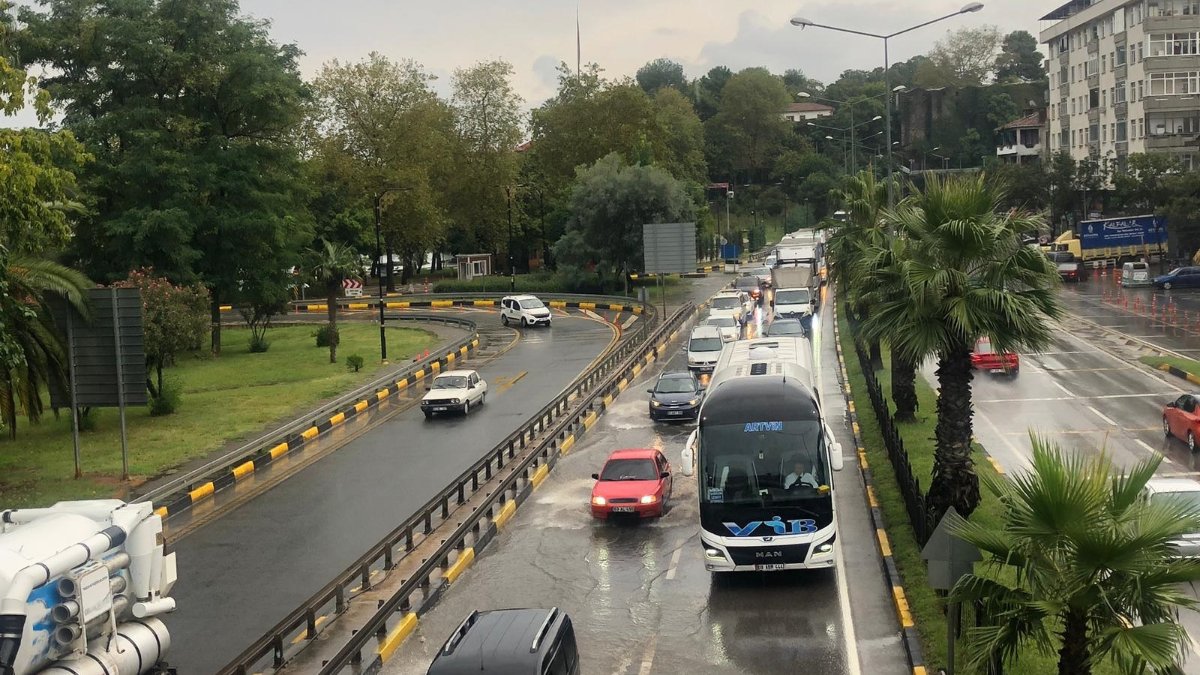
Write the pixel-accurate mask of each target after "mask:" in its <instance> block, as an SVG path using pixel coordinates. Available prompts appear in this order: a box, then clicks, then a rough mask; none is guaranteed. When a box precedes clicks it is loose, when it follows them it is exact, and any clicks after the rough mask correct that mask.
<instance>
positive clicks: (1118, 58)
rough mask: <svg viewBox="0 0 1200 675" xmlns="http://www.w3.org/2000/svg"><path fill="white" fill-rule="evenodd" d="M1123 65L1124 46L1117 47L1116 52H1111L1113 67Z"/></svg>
mask: <svg viewBox="0 0 1200 675" xmlns="http://www.w3.org/2000/svg"><path fill="white" fill-rule="evenodd" d="M1123 65H1125V45H1121V46H1120V47H1117V51H1115V52H1113V66H1114V67H1115V66H1123Z"/></svg>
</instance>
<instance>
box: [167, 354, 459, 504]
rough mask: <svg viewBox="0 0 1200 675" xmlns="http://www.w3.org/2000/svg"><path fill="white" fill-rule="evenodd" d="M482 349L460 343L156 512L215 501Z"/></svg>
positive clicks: (195, 486) (187, 492)
mask: <svg viewBox="0 0 1200 675" xmlns="http://www.w3.org/2000/svg"><path fill="white" fill-rule="evenodd" d="M478 347H479V338H478V337H475V336H472V337H471V338H470V339H469V341H466V342H465V344H464V343H459V346H456V347H452V348H450V349H448V350H446V351H445V352H442V353H440V354H438V355H437V356H435V357H433V359H432V360H431V361H429V362H427V363H425V364H422V365H421V366H420V367H419V368H417V369H416V370H414V371H412V372H409V373H408V374H407V375H405V376H404V377H401V378H398V379H396V380H393V381H392V383H391V384H389V385H388V386H386V387H383V388H381V389H378V390H377V391H375V393H374V394H372V395H369V396H367V397H366V398H363V399H362V400H360V401H358V402H356V403H354V404H351V405H348V406H347V407H345V408H344V409H342V410H340V411H338V412H337V413H335V414H332V415H330V416H329V417H326V418H325V419H323V420H320V421H314V422H313V424H312V426H309V427H308V428H306V429H303V430H301V431H299V432H296V433H293V434H290V435H289V436H287V437H286V438H285V439H284V440H281V441H279V442H277V443H275V444H274V445H271V446H269V447H264V448H261V449H259V450H258V451H257V452H256V453H254V454H253V455H251V456H250V457H248V458H246V459H245V460H244V461H242V462H240V463H238V464H236V465H235V466H232V467H231V468H229V469H227V470H226V471H225V472H224V473H221V474H220V475H219V476H217V477H216V478H214V479H212V480H209V481H205V482H203V483H200V484H199V485H194V486H191V487H189V488H188V489H187V490H186V491H185V492H183V493H182V494H179V495H177V496H175V497H173V498H168V501H166V502H165V503H162V504H156V505H155V509H154V512H155V513H157V514H158V515H159V516H161V517H163V518H166V517H168V516H174V515H178V514H179V513H181V512H183V511H186V510H187V509H189V508H191V507H192V506H195V505H196V504H197V503H199V502H201V501H203V500H205V499H208V498H209V497H212V496H213V495H214V494H216V493H217V492H219V491H221V490H224V489H225V488H228V487H231V486H233V485H234V484H236V483H238V482H239V481H242V480H245V479H246V478H248V477H250V476H253V475H254V473H255V472H256V471H261V470H262V469H263V468H264V467H266V466H267V465H268V464H270V463H271V462H273V461H275V460H277V459H279V458H281V457H284V456H286V455H288V454H290V453H292V452H295V451H297V450H299V449H300V448H303V447H304V446H305V445H307V444H308V443H309V442H311V441H312V440H313V439H315V438H317V437H318V436H320V435H321V434H323V433H325V432H326V431H329V430H330V429H332V428H334V427H336V426H338V425H340V424H344V423H345V422H346V420H349V419H351V418H353V417H355V416H356V415H360V414H362V413H365V412H367V411H368V410H370V409H372V408H374V407H376V406H378V405H379V404H380V403H381V402H382V401H384V400H386V399H387V398H388V397H390V396H393V395H396V394H399V393H400V392H402V391H404V390H405V389H407V388H409V387H412V386H414V385H416V384H417V383H419V382H421V381H422V380H423V379H425V378H426V377H428V376H430V375H436V374H437V373H439V372H441V370H442V368H443V367H445V368H446V369H449V368H451V367H452V366H453V364H454V362H455V361H457V360H461V359H465V358H466V357H467V355H468V354H469V353H470V352H472V351H474V350H475V349H476V348H478Z"/></svg>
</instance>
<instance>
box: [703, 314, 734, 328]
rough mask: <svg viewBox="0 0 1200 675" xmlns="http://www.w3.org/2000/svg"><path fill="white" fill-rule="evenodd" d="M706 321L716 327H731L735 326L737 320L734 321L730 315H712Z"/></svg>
mask: <svg viewBox="0 0 1200 675" xmlns="http://www.w3.org/2000/svg"><path fill="white" fill-rule="evenodd" d="M707 323H708V325H710V326H717V327H718V328H733V327H734V326H737V321H734V320H733V317H732V316H718V317H713V318H711V319H709V320H708V322H707Z"/></svg>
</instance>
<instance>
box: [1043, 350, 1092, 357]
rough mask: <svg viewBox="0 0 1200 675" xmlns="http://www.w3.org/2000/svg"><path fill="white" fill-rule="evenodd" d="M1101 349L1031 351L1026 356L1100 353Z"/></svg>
mask: <svg viewBox="0 0 1200 675" xmlns="http://www.w3.org/2000/svg"><path fill="white" fill-rule="evenodd" d="M1100 351H1101V350H1099V349H1089V350H1087V351H1082V352H1029V353H1028V354H1026V355H1025V356H1059V355H1060V354H1098V353H1100Z"/></svg>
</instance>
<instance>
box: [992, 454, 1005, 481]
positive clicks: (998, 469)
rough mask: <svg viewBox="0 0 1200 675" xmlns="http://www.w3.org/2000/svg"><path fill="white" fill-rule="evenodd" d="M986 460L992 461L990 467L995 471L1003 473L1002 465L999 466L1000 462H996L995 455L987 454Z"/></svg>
mask: <svg viewBox="0 0 1200 675" xmlns="http://www.w3.org/2000/svg"><path fill="white" fill-rule="evenodd" d="M988 461H989V462H991V463H992V468H993V469H995V470H996V473H998V474H1000V475H1001V476H1003V475H1004V467H1002V466H1000V462H997V461H996V458H995V457H992V456H991V455H988Z"/></svg>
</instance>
